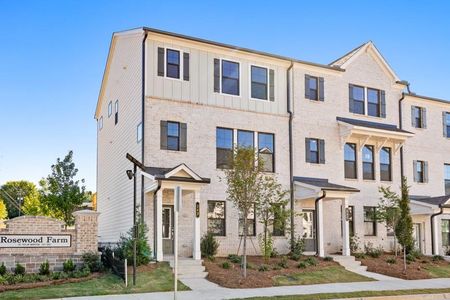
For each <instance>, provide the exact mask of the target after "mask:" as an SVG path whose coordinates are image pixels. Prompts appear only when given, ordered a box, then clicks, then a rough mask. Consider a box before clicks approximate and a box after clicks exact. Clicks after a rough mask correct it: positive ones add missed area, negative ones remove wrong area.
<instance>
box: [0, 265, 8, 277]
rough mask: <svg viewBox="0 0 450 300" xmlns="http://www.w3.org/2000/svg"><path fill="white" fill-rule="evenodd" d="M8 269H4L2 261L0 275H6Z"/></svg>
mask: <svg viewBox="0 0 450 300" xmlns="http://www.w3.org/2000/svg"><path fill="white" fill-rule="evenodd" d="M7 272H8V270H7V269H6V266H5V263H3V262H2V265H1V266H0V276H4V275H6V273H7Z"/></svg>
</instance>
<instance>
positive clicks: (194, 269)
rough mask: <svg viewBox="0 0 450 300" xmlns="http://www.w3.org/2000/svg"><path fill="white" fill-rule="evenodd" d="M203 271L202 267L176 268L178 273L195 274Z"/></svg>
mask: <svg viewBox="0 0 450 300" xmlns="http://www.w3.org/2000/svg"><path fill="white" fill-rule="evenodd" d="M204 271H205V267H204V266H178V273H195V272H204Z"/></svg>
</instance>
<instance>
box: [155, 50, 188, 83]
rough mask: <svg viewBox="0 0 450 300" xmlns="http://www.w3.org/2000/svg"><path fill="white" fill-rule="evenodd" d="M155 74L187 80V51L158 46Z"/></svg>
mask: <svg viewBox="0 0 450 300" xmlns="http://www.w3.org/2000/svg"><path fill="white" fill-rule="evenodd" d="M157 75H158V76H161V77H164V78H167V79H173V80H184V81H189V53H188V52H183V51H182V50H180V49H175V48H163V47H158V58H157Z"/></svg>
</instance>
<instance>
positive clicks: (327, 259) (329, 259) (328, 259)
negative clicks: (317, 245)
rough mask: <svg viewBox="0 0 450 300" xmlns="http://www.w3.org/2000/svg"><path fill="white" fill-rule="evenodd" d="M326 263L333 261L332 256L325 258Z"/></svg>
mask: <svg viewBox="0 0 450 300" xmlns="http://www.w3.org/2000/svg"><path fill="white" fill-rule="evenodd" d="M323 260H324V261H333V258H332V257H331V256H325V257H324V259H323Z"/></svg>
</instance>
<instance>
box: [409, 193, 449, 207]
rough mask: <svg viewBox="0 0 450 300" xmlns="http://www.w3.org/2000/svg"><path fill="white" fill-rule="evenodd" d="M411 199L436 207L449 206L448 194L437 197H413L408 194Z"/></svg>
mask: <svg viewBox="0 0 450 300" xmlns="http://www.w3.org/2000/svg"><path fill="white" fill-rule="evenodd" d="M410 198H411V200H414V201H419V202H422V203H426V204H430V205H434V206H437V207H445V208H450V195H446V196H438V197H417V196H416V197H415V196H410Z"/></svg>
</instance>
